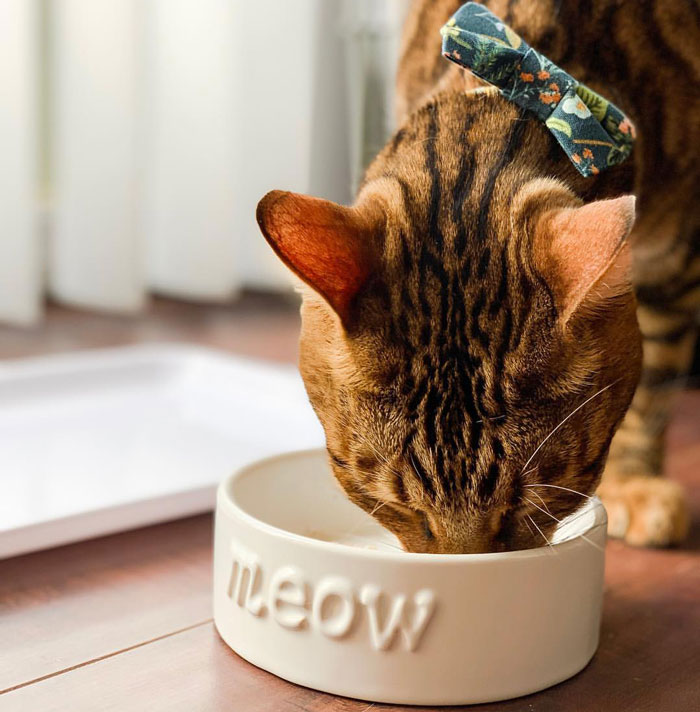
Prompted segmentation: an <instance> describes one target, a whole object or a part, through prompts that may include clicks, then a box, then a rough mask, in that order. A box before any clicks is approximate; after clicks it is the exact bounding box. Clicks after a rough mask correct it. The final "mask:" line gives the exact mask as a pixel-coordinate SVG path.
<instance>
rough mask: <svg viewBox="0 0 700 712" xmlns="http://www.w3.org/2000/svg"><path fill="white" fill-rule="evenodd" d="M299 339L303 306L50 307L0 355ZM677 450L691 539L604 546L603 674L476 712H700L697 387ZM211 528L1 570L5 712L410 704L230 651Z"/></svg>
mask: <svg viewBox="0 0 700 712" xmlns="http://www.w3.org/2000/svg"><path fill="white" fill-rule="evenodd" d="M297 328H298V324H297V316H296V309H295V307H294V306H293V305H290V303H289V302H282V303H280V302H277V301H275V300H269V299H266V298H263V297H249V298H247V299H246V300H244V302H243V304H240V305H238V306H236V307H230V308H228V307H193V306H188V305H181V304H177V303H171V302H166V301H157V302H155V303H154V305H153V308H152V310H151V311H150V312H149V313H148V314H147V315H145V316H144V317H142V318H139V319H138V320H135V321H134V320H128V319H120V318H116V317H115V318H104V317H97V316H91V315H84V314H80V313H78V312H72V311H69V310H63V309H60V308H52V309H51V310H50V313H49V317H48V319H47V322H46V325H45V326H44V327H43V328H41V329H37V330H34V331H30V332H26V331H25V332H22V331H18V330H10V329H0V358H7V357H9V356H21V355H26V354H37V353H46V352H56V351H64V350H70V349H74V348H88V347H97V346H111V345H117V344H122V343H134V342H141V341H175V340H178V341H189V342H196V343H201V344H207V345H212V346H215V347H218V348H222V349H225V350H228V351H233V352H237V353H246V354H249V355H260V356H263V357H266V358H276V359H279V360H290V359H293V358H295V354H296V333H297ZM670 453H671V454H670V467H669V469H670V472H671V475H672V476H673V477H674V478H676V479H678V480H679V481H682V482H684V483H685V485H686V486H687V488H688V491H689V495H690V501H691V506H692V511H693V517H694V522H695V525H694V527H693V531H692V535H691V538H690V540H689V541H688V542H687V543H686V545H685V546H684V547H682V548H680V549H675V550H670V551H647V550H638V549H630V548H628V547H625V546H624V545H622V544H620V543H618V542H613V543H610V544H608V557H607V568H606V588H607V590H606V597H605V607H604V616H603V628H602V637H601V644H600V649H599V651H598V653H597V654H596V656H595V658H594V659H593V661H592V663H591V664H590V665H589V666H588V667H587V668H586V669H585V670H584V671H583V672H581V673H580V674H579V675H577V676H576V677H575V678H573V679H572V680H569V681H567V682H565V683H562V684H560V685H558V686H557V687H555V688H552V689H550V690H546V691H544V692H541V693H538V694H535V695H531V696H529V697H525V698H521V699H519V700H513V701H510V702H505V703H499V704H494V705H483V706H482V705H480V706H478V707H471V708H469V709H473V710H482V709H483V710H494V711H498V712H506V711H507V712H516V711H517V712H606V711H607V710H610V711H611V712H617V711H618V710H619V711H620V712H623V711H624V712H626V711H627V710H633V711H634V712H664V711H666V710H668V711H669V712H675V711H676V710H677V711H679V712H680V711H685V710H688V711H690V710H700V673H699V671H700V602H699V598H700V553H699V552H700V528H699V527H698V522H700V391H694V392H688V393H686V394H684V395H683V397H682V398H681V400H680V402H679V404H678V407H677V410H676V413H675V418H674V421H673V425H672V428H671V433H670ZM211 526H212V522H211V517H210V516H209V515H206V516H199V517H193V518H189V519H183V520H179V521H175V522H171V523H169V524H163V525H159V526H155V527H148V528H145V529H139V530H135V531H131V532H126V533H123V534H119V535H115V536H110V537H104V538H101V539H94V540H91V541H87V542H83V543H79V544H74V545H70V546H65V547H61V548H58V549H54V550H49V551H44V552H38V553H35V554H29V555H26V556H21V557H16V558H14V559H8V560H6V561H3V562H0V690H1V691H4V694H1V693H0V694H1V696H0V710H3V712H6V711H7V712H12V711H15V710H17V711H20V710H21V711H22V712H24V711H26V712H49V711H51V710H61V711H63V710H71V711H72V712H77V711H81V710H86V711H87V710H89V711H90V712H93V711H96V710H99V711H103V710H105V711H111V710H120V711H121V710H128V711H129V712H132V711H140V710H149V711H151V710H166V709H167V710H169V711H173V712H174V711H178V712H179V711H180V710H182V711H183V712H191V711H202V712H209V711H218V710H222V711H223V710H234V711H236V712H239V711H240V712H258V711H260V712H263V711H264V712H276V711H277V710H280V711H287V710H288V711H289V712H292V711H293V710H296V712H298V711H299V710H306V711H307V712H331V711H333V712H365V711H367V710H370V709H371V710H377V711H380V710H389V709H397V710H398V709H400V708H394V707H389V706H386V705H373V704H370V703H367V702H360V701H355V700H347V699H341V698H335V697H333V696H331V695H325V694H322V693H317V692H314V691H312V690H308V689H305V688H301V687H297V686H295V685H291V684H289V683H286V682H284V681H282V680H280V679H278V678H276V677H274V676H273V675H270V674H268V673H265V672H263V671H261V670H258V669H257V668H255V667H253V666H251V665H249V664H248V663H246V662H244V661H243V660H241V659H240V658H239V657H238V656H236V655H235V654H234V653H233V652H231V651H230V650H229V649H228V648H227V647H226V645H225V644H224V643H222V642H221V640H220V639H219V637H218V636H217V634H216V632H215V631H214V629H213V626H212V622H211V537H212V531H211ZM572 615H575V612H572ZM413 709H416V708H413Z"/></svg>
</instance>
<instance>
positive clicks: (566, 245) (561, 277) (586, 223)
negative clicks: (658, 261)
mask: <svg viewBox="0 0 700 712" xmlns="http://www.w3.org/2000/svg"><path fill="white" fill-rule="evenodd" d="M634 203H635V199H634V196H632V195H626V196H623V197H621V198H615V199H612V200H597V201H595V202H593V203H587V204H586V205H582V206H581V207H568V208H560V209H556V210H553V211H551V212H548V213H546V214H545V215H544V216H542V218H541V220H540V224H539V225H538V230H537V232H538V233H539V237H540V239H539V240H538V241H537V242H538V245H537V251H538V255H536V257H537V261H538V262H539V265H540V267H541V269H542V271H543V275H544V276H545V278H546V279H547V281H548V283H549V285H550V288H551V289H552V292H553V294H554V298H555V301H556V302H557V308H558V309H559V313H560V315H561V318H562V321H563V322H564V323H566V322H568V320H569V319H570V318H571V316H572V315H573V314H574V313H575V312H577V311H578V310H579V309H580V308H581V307H583V306H586V305H589V306H596V305H598V306H599V305H602V304H603V303H605V302H606V301H607V300H608V299H610V298H611V297H615V296H619V295H621V294H625V293H627V292H630V291H631V290H632V284H631V263H632V254H631V250H630V246H629V242H628V240H627V238H628V236H629V234H630V231H631V230H632V226H633V224H634V217H635V213H634Z"/></svg>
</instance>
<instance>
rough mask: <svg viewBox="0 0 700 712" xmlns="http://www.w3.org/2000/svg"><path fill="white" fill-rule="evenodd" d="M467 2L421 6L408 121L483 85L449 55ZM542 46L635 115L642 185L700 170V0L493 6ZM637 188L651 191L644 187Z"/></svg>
mask: <svg viewBox="0 0 700 712" xmlns="http://www.w3.org/2000/svg"><path fill="white" fill-rule="evenodd" d="M462 4H463V2H462V0H414V2H413V5H412V6H411V9H410V11H409V14H408V16H407V19H406V23H405V27H404V34H403V41H402V51H401V59H400V63H399V70H398V76H397V115H398V119H399V121H401V120H403V118H405V117H406V116H407V115H408V114H409V113H410V112H412V111H413V110H414V109H415V108H417V107H418V106H420V105H421V104H422V103H423V102H425V101H426V100H427V99H428V98H429V97H430V96H432V95H433V94H435V93H437V92H439V91H442V90H445V89H451V88H452V89H456V90H464V89H467V88H470V87H473V86H477V85H478V84H480V83H481V82H480V81H479V80H478V79H476V78H475V77H473V76H472V75H470V74H469V73H468V72H465V71H463V70H462V69H460V68H459V67H457V66H456V65H454V64H452V63H451V62H447V61H445V60H444V59H443V58H442V56H441V37H440V28H441V27H442V25H443V24H444V23H445V22H446V21H447V20H448V19H449V17H450V16H451V15H452V14H454V13H455V12H456V11H457V9H458V8H459V7H460V6H461V5H462ZM483 4H484V5H486V6H487V7H488V8H489V9H490V10H491V11H492V12H493V13H495V14H496V15H498V16H499V17H501V18H502V19H503V20H504V21H505V22H506V23H507V24H508V25H510V26H511V27H512V28H513V29H514V30H515V31H516V32H517V33H518V34H520V35H522V37H523V38H524V39H525V40H526V41H527V42H528V43H529V44H531V45H532V46H533V47H535V48H536V49H537V50H539V51H540V52H542V53H543V54H545V55H547V56H548V57H549V58H550V59H551V60H552V61H554V62H555V63H556V64H559V65H560V66H561V67H563V68H564V69H565V70H566V71H568V72H569V73H570V74H572V75H573V76H574V77H575V78H576V79H578V80H579V81H581V82H583V83H585V84H588V85H589V86H591V87H592V88H593V89H595V90H597V91H599V92H600V93H602V94H603V95H605V96H607V97H608V98H610V99H611V100H612V101H614V102H615V103H617V104H619V105H620V107H621V108H622V109H623V110H624V111H625V113H627V114H628V115H630V116H631V117H632V119H633V120H634V122H635V124H636V125H637V128H638V130H639V134H640V142H639V146H638V149H637V151H636V152H635V153H636V157H635V160H636V163H637V164H638V169H639V173H638V179H639V180H640V181H641V182H642V183H644V184H646V188H647V190H654V189H655V186H657V185H658V184H659V181H665V180H667V179H668V178H669V177H670V176H674V175H675V176H681V175H685V176H686V177H689V176H696V175H697V174H698V172H700V51H698V48H699V47H700V3H699V2H698V0H590V1H589V2H580V0H486V1H485V2H484V3H483ZM637 185H638V188H640V189H641V188H642V186H641V184H640V183H638V184H637Z"/></svg>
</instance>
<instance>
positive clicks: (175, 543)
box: [0, 515, 212, 709]
mask: <svg viewBox="0 0 700 712" xmlns="http://www.w3.org/2000/svg"><path fill="white" fill-rule="evenodd" d="M211 537H212V534H211V516H210V515H204V516H200V517H191V518H189V519H183V520H180V521H177V522H172V523H169V524H163V525H159V526H154V527H147V528H144V529H139V530H135V531H131V532H126V533H124V534H118V535H115V536H110V537H103V538H100V539H94V540H91V541H87V542H82V543H79V544H72V545H70V546H64V547H60V548H58V549H53V550H49V551H41V552H37V553H35V554H28V555H26V556H18V557H15V558H12V559H6V560H5V561H0V641H2V644H1V645H0V690H4V689H6V688H9V687H13V686H15V685H20V684H24V683H26V682H28V681H31V680H35V679H37V678H41V677H43V676H45V675H50V674H54V673H56V672H57V671H60V670H63V669H66V668H69V667H71V666H74V665H78V664H81V663H83V662H85V661H86V660H91V659H94V658H98V657H101V656H103V655H107V654H110V653H113V652H114V651H117V650H121V649H124V648H128V647H131V646H133V645H137V644H139V643H142V642H144V641H147V640H152V639H153V638H157V637H159V636H162V635H165V634H167V633H171V632H172V631H174V630H178V629H182V628H185V627H187V626H190V625H193V624H196V623H200V622H202V621H204V620H207V619H209V618H211V615H212V613H211V591H210V589H211V543H212V538H211ZM1 708H2V705H0V709H1Z"/></svg>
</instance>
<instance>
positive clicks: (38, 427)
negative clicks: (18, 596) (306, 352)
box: [0, 345, 323, 558]
mask: <svg viewBox="0 0 700 712" xmlns="http://www.w3.org/2000/svg"><path fill="white" fill-rule="evenodd" d="M322 444H323V433H322V430H321V427H320V425H319V423H318V421H317V420H316V417H315V415H314V413H313V411H312V409H311V406H310V405H309V403H308V400H307V397H306V393H305V392H304V389H303V385H302V382H301V379H300V377H299V375H298V373H297V372H296V369H294V368H293V367H291V366H279V365H274V364H268V363H265V362H258V361H253V360H248V359H243V358H237V357H232V356H229V355H226V354H223V353H219V352H216V351H212V350H208V349H203V348H198V347H190V346H179V345H168V346H137V347H127V348H120V349H112V350H105V351H84V352H79V353H73V354H68V355H60V356H48V357H41V358H32V359H24V360H18V361H5V362H0V558H3V557H8V556H13V555H16V554H21V553H25V552H28V551H33V550H37V549H43V548H48V547H52V546H58V545H60V544H65V543H68V542H72V541H77V540H80V539H85V538H89V537H93V536H99V535H103V534H108V533H112V532H116V531H121V530H125V529H130V528H133V527H137V526H143V525H147V524H152V523H155V522H160V521H166V520H169V519H173V518H177V517H182V516H187V515H191V514H195V513H198V512H204V511H207V510H211V509H213V507H214V493H215V489H216V486H217V484H218V483H219V481H220V480H222V479H223V478H224V477H225V476H226V475H228V474H230V473H231V471H232V470H233V469H235V468H237V467H239V466H240V465H242V464H244V463H246V462H249V461H251V460H253V459H257V458H259V457H264V456H266V455H271V454H274V453H278V452H283V451H287V450H301V449H305V448H309V447H316V446H319V445H322Z"/></svg>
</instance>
